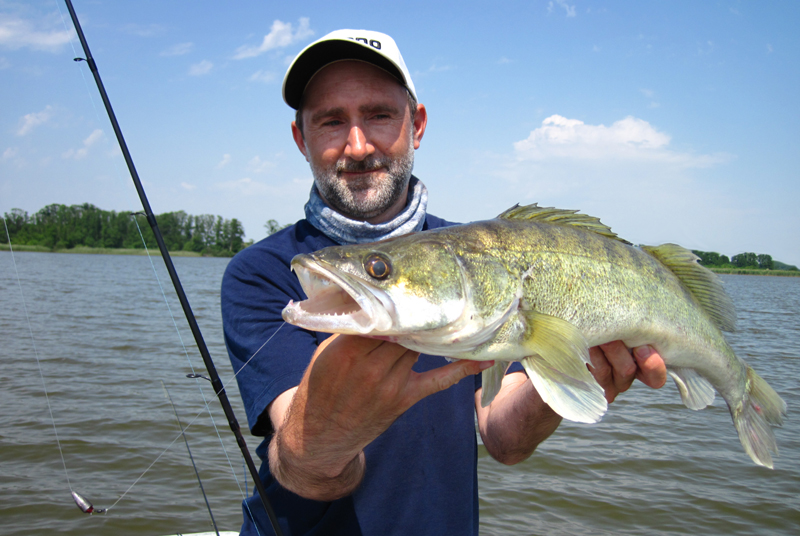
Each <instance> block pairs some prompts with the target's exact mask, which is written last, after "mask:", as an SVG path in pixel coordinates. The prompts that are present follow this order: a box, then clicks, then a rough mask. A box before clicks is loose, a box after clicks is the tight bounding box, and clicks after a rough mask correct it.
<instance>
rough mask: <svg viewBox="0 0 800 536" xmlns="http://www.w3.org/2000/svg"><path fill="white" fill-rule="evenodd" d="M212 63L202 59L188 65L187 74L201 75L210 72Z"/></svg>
mask: <svg viewBox="0 0 800 536" xmlns="http://www.w3.org/2000/svg"><path fill="white" fill-rule="evenodd" d="M213 67H214V64H213V63H211V62H210V61H208V60H203V61H201V62H200V63H195V64H194V65H192V66H191V67H189V76H202V75H204V74H208V73H210V72H211V69H212V68H213Z"/></svg>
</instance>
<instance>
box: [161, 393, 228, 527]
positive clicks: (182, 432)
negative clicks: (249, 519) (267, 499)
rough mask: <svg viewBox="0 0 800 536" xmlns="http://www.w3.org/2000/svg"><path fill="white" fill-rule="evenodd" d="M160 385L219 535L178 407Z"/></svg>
mask: <svg viewBox="0 0 800 536" xmlns="http://www.w3.org/2000/svg"><path fill="white" fill-rule="evenodd" d="M161 387H163V388H164V393H166V395H167V398H169V403H170V404H171V405H172V411H173V412H174V413H175V420H176V421H178V428H179V429H180V431H181V435H182V436H183V441H184V443H186V451H187V452H188V453H189V459H190V460H192V468H194V474H195V475H197V483H198V484H200V491H201V492H202V493H203V499H204V500H205V501H206V508H208V515H209V516H211V524H212V525H214V532H216V533H217V536H219V529H218V528H217V522H216V521H214V513H213V512H212V511H211V505H210V504H208V497H207V496H206V490H205V488H203V480H202V479H201V478H200V471H198V470H197V464H195V463H194V456H192V449H190V448H189V440H188V439H187V438H186V430H185V429H184V428H183V425H182V424H181V418H180V417H178V409H177V408H176V407H175V402H173V401H172V395H170V394H169V389H167V386H166V385H165V384H164V381H163V380H162V381H161Z"/></svg>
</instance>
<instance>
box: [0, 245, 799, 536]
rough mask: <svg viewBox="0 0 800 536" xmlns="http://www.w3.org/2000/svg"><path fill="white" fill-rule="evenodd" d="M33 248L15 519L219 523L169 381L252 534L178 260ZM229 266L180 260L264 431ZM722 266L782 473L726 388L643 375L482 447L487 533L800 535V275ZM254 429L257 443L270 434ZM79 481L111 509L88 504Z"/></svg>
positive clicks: (135, 530)
mask: <svg viewBox="0 0 800 536" xmlns="http://www.w3.org/2000/svg"><path fill="white" fill-rule="evenodd" d="M14 258H15V259H16V270H15V266H14V264H13V263H12V256H11V254H10V253H9V252H0V306H1V307H0V363H2V368H0V408H2V411H1V412H0V534H8V535H11V534H68V535H75V536H78V535H84V534H98V535H112V534H114V535H116V534H127V535H137V536H138V535H142V536H145V535H147V536H157V535H164V534H175V533H177V532H199V531H206V530H212V527H211V522H210V519H209V515H208V511H207V510H206V507H205V503H204V501H203V497H202V495H201V493H200V489H199V486H198V483H197V478H196V477H195V474H194V471H193V469H192V464H191V461H190V459H189V456H188V454H187V450H186V446H185V444H184V442H183V439H181V438H180V435H179V427H178V424H177V422H176V419H175V414H174V413H173V410H172V406H171V405H170V402H169V400H168V399H167V397H166V396H165V391H164V387H162V382H163V385H165V386H166V388H167V389H168V391H169V394H170V395H171V396H172V398H173V400H174V401H175V405H176V407H177V411H178V413H179V415H180V418H181V420H182V422H183V423H184V425H185V424H187V423H189V422H191V423H192V424H191V426H190V427H189V429H188V431H187V437H188V441H189V445H190V447H191V450H192V454H193V455H194V458H195V461H196V463H197V466H198V469H199V471H200V475H201V477H202V481H203V486H204V488H205V490H206V492H207V494H208V499H209V502H210V504H211V508H212V510H213V513H214V517H215V519H216V521H217V525H218V526H219V528H220V530H237V529H238V527H239V525H240V521H241V508H240V501H241V497H242V494H243V493H246V492H251V491H252V485H251V484H249V483H248V479H247V478H245V475H244V468H243V464H242V458H241V455H240V453H239V451H238V448H237V446H236V444H235V441H234V439H233V435H232V434H231V432H230V430H229V429H228V428H227V422H226V421H225V419H224V416H223V413H222V410H221V408H220V406H219V403H218V402H217V401H216V400H215V399H214V398H213V393H212V390H211V387H210V384H208V382H206V381H205V380H202V379H187V378H186V374H188V373H192V372H197V373H203V374H205V369H204V367H203V364H202V360H201V359H200V357H199V354H198V352H197V349H196V347H195V345H194V342H193V339H192V337H191V334H190V332H189V330H188V328H187V327H186V322H185V320H184V319H183V316H182V313H181V311H180V307H179V305H178V302H177V299H176V298H175V297H174V292H173V291H172V289H171V285H170V283H169V281H168V278H167V276H166V270H165V269H164V268H163V263H162V262H161V260H160V259H158V258H154V259H153V264H152V265H151V262H150V259H149V258H147V257H134V256H115V255H64V254H50V253H28V252H23V253H15V254H14ZM226 264H227V259H209V258H176V259H175V265H176V268H177V270H178V273H179V274H180V276H181V279H182V281H183V285H184V288H185V290H186V293H187V295H188V297H189V300H190V301H191V303H192V306H193V308H194V311H195V313H196V315H197V318H198V323H199V325H200V327H201V329H202V330H203V333H204V335H205V337H206V341H207V343H208V346H209V349H210V351H211V355H212V357H214V359H215V362H216V364H217V368H218V370H219V373H220V376H221V377H222V379H223V381H224V382H225V383H226V387H227V390H228V394H229V397H230V399H231V401H232V402H233V404H234V410H235V411H236V414H237V416H238V417H239V418H240V419H241V422H242V425H243V426H244V425H245V423H244V411H243V409H242V407H241V403H240V401H239V394H238V391H237V389H236V382H235V381H234V380H232V370H231V367H230V364H229V362H228V358H227V354H226V352H225V348H224V343H223V339H222V330H221V326H220V313H219V283H220V279H221V277H222V273H223V271H224V269H225V266H226ZM154 268H155V272H156V273H157V274H158V278H159V279H160V281H161V283H162V284H163V285H164V293H163V294H162V290H161V288H160V287H159V283H158V279H156V277H155V275H154ZM17 271H18V273H19V280H18V279H17V275H16V274H17ZM722 279H723V281H724V283H725V286H726V289H727V290H728V292H729V293H730V294H731V296H732V298H733V300H734V303H735V304H736V306H737V312H738V318H739V331H737V332H736V333H733V334H731V335H730V337H729V340H730V342H731V344H732V346H733V347H734V349H735V350H736V351H737V353H738V354H739V355H740V356H741V357H742V358H744V359H745V360H747V361H748V362H749V363H750V364H751V365H752V366H753V367H754V368H755V369H756V370H757V371H758V372H759V374H760V375H761V376H762V377H763V378H764V379H766V380H767V381H768V382H769V383H770V385H772V387H773V388H774V389H775V390H776V391H778V393H779V394H780V395H781V396H782V397H783V398H784V400H785V401H786V402H787V404H788V405H789V416H788V419H787V420H786V421H785V423H784V426H783V428H780V429H778V430H776V436H777V438H778V445H779V448H780V456H779V457H778V458H777V460H776V464H775V470H772V471H771V470H769V469H765V468H763V467H757V466H755V465H754V464H752V462H751V461H750V459H749V458H748V457H747V455H746V454H745V453H744V451H743V450H742V448H741V445H740V444H739V441H738V438H737V435H736V431H735V430H734V428H733V425H732V423H731V420H730V415H729V413H728V410H727V407H726V405H725V403H724V401H722V399H721V398H720V397H719V396H717V398H716V400H715V403H714V405H713V406H712V407H709V408H706V409H705V410H703V411H698V412H695V411H691V410H689V409H687V408H685V407H684V406H683V405H682V403H681V401H680V397H679V395H678V393H677V389H675V387H674V385H672V383H671V382H670V383H669V385H667V386H666V387H665V388H664V389H661V390H651V389H648V388H646V387H644V386H642V385H640V384H638V385H635V386H634V387H633V388H632V389H631V390H630V391H629V392H627V393H624V394H623V395H621V396H620V397H619V398H618V399H617V401H616V402H615V403H614V404H613V405H612V406H611V408H610V410H609V413H608V414H607V415H606V417H605V418H604V419H603V421H602V422H601V423H599V424H596V425H582V424H574V423H569V422H564V423H563V424H562V425H561V427H560V428H559V430H558V431H557V432H556V434H555V435H554V436H553V437H552V438H550V439H549V440H548V441H547V442H545V443H544V444H543V445H542V446H541V447H540V449H539V450H538V451H537V453H536V454H535V455H534V456H532V457H531V458H530V459H528V460H527V461H525V462H523V463H521V464H519V465H516V466H513V467H506V466H503V465H501V464H499V463H497V462H495V461H493V460H492V459H491V458H490V457H489V456H488V454H486V451H485V449H483V447H482V446H481V450H480V456H479V461H478V471H479V486H480V506H481V534H485V535H501V534H535V535H545V534H547V535H558V534H564V535H575V536H578V535H587V536H588V535H590V534H591V535H595V536H596V535H606V534H608V535H611V534H614V535H616V534H625V535H673V534H674V535H677V534H705V535H712V534H720V535H722V534H725V535H753V534H764V535H766V534H769V535H773V534H776V535H784V534H785V535H796V534H798V533H800V427H798V425H797V419H796V418H795V417H794V415H796V413H795V412H796V411H797V408H799V407H800V386H798V378H800V358H799V357H798V355H800V352H799V351H798V341H800V320H798V318H800V278H788V277H787V278H781V277H757V276H722ZM20 286H21V287H22V295H24V300H25V302H24V304H25V307H23V301H22V298H21V296H20ZM165 295H166V302H167V303H168V304H169V308H168V307H167V305H166V304H165V297H164V296H165ZM26 308H27V317H28V318H29V319H30V322H28V320H26V311H25V309H26ZM170 309H171V310H172V313H173V314H174V315H175V322H174V323H173V319H172V317H171V316H170ZM176 326H177V331H176ZM183 344H185V345H186V348H187V350H184V347H183ZM36 356H38V363H39V364H37V359H36ZM39 366H41V372H42V375H43V376H44V384H43V382H42V377H41V376H40V372H39ZM45 389H46V391H47V393H48V395H49V398H46V397H45ZM48 399H49V405H50V409H51V410H52V419H51V414H50V409H48ZM204 399H205V400H206V401H207V402H208V408H210V413H211V416H209V410H207V409H205V402H204ZM212 417H213V419H212ZM54 421H55V429H54V426H53V422H54ZM215 426H216V427H217V428H218V429H219V435H218V434H217V432H216V431H215ZM56 433H57V435H58V438H59V439H60V441H61V445H62V448H63V462H62V457H61V455H60V453H59V449H58V447H57V443H56ZM246 439H247V440H248V444H249V446H250V449H251V451H253V450H254V449H255V447H256V445H257V444H258V440H257V438H254V437H252V436H250V435H249V434H248V435H246ZM64 465H66V468H67V471H66V473H65V470H64ZM151 465H152V466H151ZM148 467H150V469H149V470H148ZM67 477H68V478H69V483H68V482H67ZM137 479H138V481H137ZM134 483H135V485H134ZM70 486H71V488H72V489H74V490H75V491H78V492H79V493H81V494H83V495H85V496H87V497H88V498H89V499H90V500H92V501H93V502H94V504H95V506H96V507H98V508H108V507H111V509H110V510H109V512H108V513H107V514H104V515H92V516H89V515H85V514H83V513H81V512H80V511H79V510H78V508H77V507H76V506H75V504H74V503H73V502H72V498H71V497H70V493H69V490H70ZM131 486H132V487H131ZM120 497H121V499H120ZM409 515H413V513H409Z"/></svg>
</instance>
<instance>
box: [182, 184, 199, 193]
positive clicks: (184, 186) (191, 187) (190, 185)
mask: <svg viewBox="0 0 800 536" xmlns="http://www.w3.org/2000/svg"><path fill="white" fill-rule="evenodd" d="M181 188H183V189H184V190H189V191H191V190H194V189H195V188H197V185H195V184H189V183H188V182H182V183H181Z"/></svg>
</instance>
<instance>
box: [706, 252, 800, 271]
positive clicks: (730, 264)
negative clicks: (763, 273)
mask: <svg viewBox="0 0 800 536" xmlns="http://www.w3.org/2000/svg"><path fill="white" fill-rule="evenodd" d="M692 253H694V254H695V255H697V256H698V257H700V260H699V261H698V262H699V263H700V264H701V265H703V266H709V267H715V268H750V269H756V270H797V267H796V266H790V265H788V264H784V263H782V262H778V261H776V260H773V258H772V256H771V255H767V254H765V253H752V252H745V253H739V254H738V255H734V256H733V257H730V258H728V256H727V255H721V254H719V253H717V252H716V251H699V250H696V249H693V250H692Z"/></svg>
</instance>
